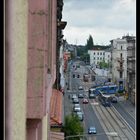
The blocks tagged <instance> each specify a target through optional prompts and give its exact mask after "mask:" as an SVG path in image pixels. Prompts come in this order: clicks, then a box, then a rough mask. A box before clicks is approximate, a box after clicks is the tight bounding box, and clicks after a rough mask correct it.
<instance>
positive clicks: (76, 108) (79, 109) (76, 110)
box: [73, 104, 81, 112]
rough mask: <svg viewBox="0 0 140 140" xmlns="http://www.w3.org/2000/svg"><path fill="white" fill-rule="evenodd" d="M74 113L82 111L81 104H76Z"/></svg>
mask: <svg viewBox="0 0 140 140" xmlns="http://www.w3.org/2000/svg"><path fill="white" fill-rule="evenodd" d="M73 111H74V112H79V111H81V108H80V104H75V105H74V107H73Z"/></svg>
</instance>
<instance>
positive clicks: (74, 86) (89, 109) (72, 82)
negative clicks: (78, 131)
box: [64, 66, 135, 140]
mask: <svg viewBox="0 0 140 140" xmlns="http://www.w3.org/2000/svg"><path fill="white" fill-rule="evenodd" d="M84 69H85V67H84V66H81V67H80V68H78V69H76V70H75V69H73V67H72V66H71V68H70V73H69V76H68V77H69V78H68V81H69V87H70V90H69V91H67V92H66V95H65V99H64V102H65V105H64V106H65V114H70V113H71V112H72V107H73V103H72V101H71V100H69V99H68V95H69V94H72V93H76V94H78V93H79V92H84V93H85V94H86V95H87V92H86V91H79V90H78V87H79V86H81V85H82V86H83V87H84V89H86V88H87V84H86V83H85V82H83V80H82V74H83V73H84V72H85V70H84ZM73 74H74V75H75V78H73ZM78 74H80V78H77V75H78ZM96 80H97V81H98V82H102V81H104V78H103V79H102V78H101V77H97V79H96ZM88 84H89V83H88ZM80 104H81V107H82V110H83V112H84V121H83V125H84V130H85V133H87V130H88V127H89V126H92V125H93V126H95V127H96V129H97V134H100V133H105V132H104V131H106V132H108V131H107V130H104V129H103V123H104V124H105V125H107V124H108V127H107V128H108V129H109V128H110V129H112V131H113V129H115V130H116V131H118V133H119V134H120V136H121V133H122V132H121V131H122V130H118V128H119V127H120V126H121V125H119V124H121V122H118V123H119V124H117V126H116V125H115V126H114V125H112V124H114V123H115V122H110V121H109V122H104V121H103V122H100V121H101V120H100V121H99V119H98V117H99V116H98V117H97V116H96V115H97V111H98V115H99V114H100V113H103V112H101V111H103V110H104V113H106V115H107V114H108V113H109V112H111V114H112V113H113V112H112V111H111V110H109V112H108V111H107V110H106V109H105V108H104V107H102V106H101V107H100V108H99V107H97V108H96V114H95V112H94V111H95V110H94V109H93V104H92V105H91V104H86V105H84V104H82V102H81V101H80ZM113 106H114V108H115V109H116V110H117V111H118V112H119V114H121V116H122V118H121V121H123V122H126V123H125V124H126V125H127V126H129V127H130V130H131V131H132V132H134V131H135V119H134V118H133V117H132V116H131V115H130V114H129V113H128V112H127V111H126V110H125V109H124V108H122V106H120V104H119V103H117V104H113ZM102 109H103V110H102ZM108 115H110V113H109V114H108ZM100 117H101V118H103V119H107V118H105V117H104V116H100ZM110 117H112V116H110ZM115 117H116V116H115ZM110 119H112V121H113V119H114V118H110ZM109 123H110V124H109ZM101 124H102V125H101ZM111 125H112V127H111ZM123 127H124V126H123ZM123 131H125V132H123V135H126V136H125V137H128V136H129V135H130V134H129V130H128V129H127V128H126V130H124V128H123ZM92 139H94V140H95V139H97V140H106V139H108V137H107V136H106V135H101V136H98V137H88V140H92ZM116 139H119V138H116ZM121 139H123V137H122V138H121ZM128 139H129V137H128ZM131 139H133V138H132V136H131Z"/></svg>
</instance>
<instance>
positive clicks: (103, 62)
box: [99, 60, 109, 68]
mask: <svg viewBox="0 0 140 140" xmlns="http://www.w3.org/2000/svg"><path fill="white" fill-rule="evenodd" d="M99 65H100V68H109V64H108V63H106V62H105V61H104V60H103V61H101V62H100V63H99Z"/></svg>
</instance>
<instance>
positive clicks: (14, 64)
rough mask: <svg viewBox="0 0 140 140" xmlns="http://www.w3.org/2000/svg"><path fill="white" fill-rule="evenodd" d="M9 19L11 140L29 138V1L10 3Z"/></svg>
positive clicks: (13, 0)
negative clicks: (27, 89)
mask: <svg viewBox="0 0 140 140" xmlns="http://www.w3.org/2000/svg"><path fill="white" fill-rule="evenodd" d="M6 6H7V15H8V17H9V18H8V19H7V21H6V26H7V28H8V31H7V42H8V43H7V46H6V48H7V51H8V53H7V55H8V56H7V58H8V59H7V61H8V65H6V69H8V70H9V71H8V73H6V74H7V75H8V76H7V77H8V79H7V80H8V85H6V88H8V93H6V94H7V96H6V98H8V99H9V101H8V104H7V106H6V110H7V112H8V114H7V115H9V118H8V119H7V120H6V121H7V125H8V126H7V130H6V131H7V132H8V134H9V137H8V136H7V140H25V139H26V135H25V134H26V131H25V130H26V85H27V76H26V74H27V1H26V0H11V1H8V2H7V3H6Z"/></svg>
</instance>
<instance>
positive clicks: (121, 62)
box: [111, 38, 127, 90]
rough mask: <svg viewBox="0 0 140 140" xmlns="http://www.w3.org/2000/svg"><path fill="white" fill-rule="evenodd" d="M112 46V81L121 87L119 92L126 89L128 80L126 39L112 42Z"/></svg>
mask: <svg viewBox="0 0 140 140" xmlns="http://www.w3.org/2000/svg"><path fill="white" fill-rule="evenodd" d="M111 46H112V80H113V82H115V83H116V84H118V85H119V90H123V89H124V88H125V87H126V78H127V41H126V39H122V38H121V39H120V38H117V39H113V40H111Z"/></svg>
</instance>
